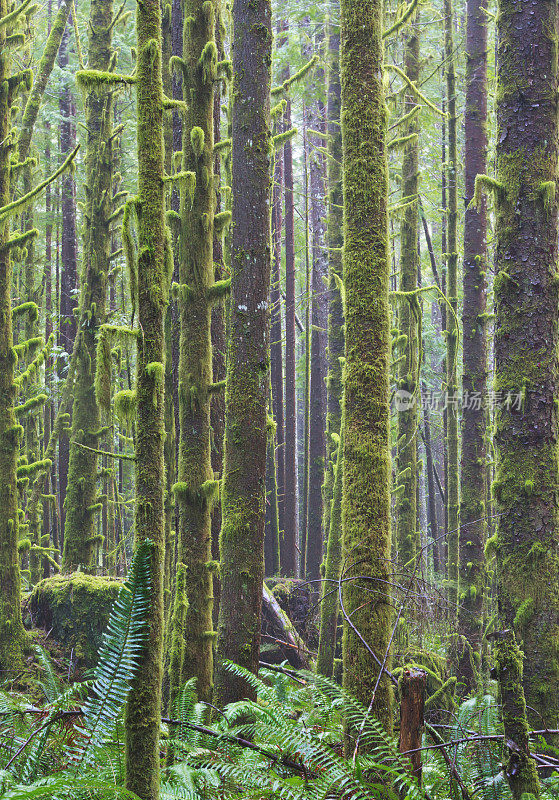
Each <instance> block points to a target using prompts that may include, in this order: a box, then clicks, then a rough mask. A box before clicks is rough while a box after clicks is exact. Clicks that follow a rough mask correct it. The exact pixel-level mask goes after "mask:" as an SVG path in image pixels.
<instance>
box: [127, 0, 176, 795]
mask: <svg viewBox="0 0 559 800" xmlns="http://www.w3.org/2000/svg"><path fill="white" fill-rule="evenodd" d="M136 33H137V42H138V50H137V52H138V56H137V67H136V92H137V98H138V134H137V135H138V196H137V198H136V201H135V202H136V206H137V211H138V216H139V223H138V259H137V273H136V274H137V276H138V324H139V327H140V331H141V334H140V336H139V337H138V355H137V366H136V370H137V377H136V396H137V402H136V405H137V435H136V462H135V465H136V516H135V541H136V544H137V545H138V544H140V543H141V542H144V541H146V540H151V542H152V543H153V546H152V556H151V583H152V591H151V604H150V608H149V611H148V614H147V619H146V624H147V626H148V638H147V643H146V646H145V650H144V652H143V654H142V657H141V660H140V665H139V669H138V674H137V676H136V678H135V679H134V680H133V682H132V686H131V689H130V693H129V695H128V705H127V710H126V722H125V725H126V750H125V763H126V788H127V789H129V790H130V791H132V792H135V793H136V794H137V795H138V797H140V798H142V800H158V798H159V731H160V727H161V679H162V672H163V667H162V655H163V567H164V562H165V509H164V502H163V495H164V488H165V468H164V453H163V449H164V444H163V440H164V438H165V433H164V432H165V428H164V425H165V420H164V415H165V410H164V377H165V365H164V361H165V341H164V313H165V306H166V304H167V300H168V297H167V295H168V289H169V283H170V275H169V274H168V272H169V270H168V263H169V260H170V257H171V254H170V252H167V253H166V252H165V251H166V247H169V236H168V232H167V230H166V226H165V197H164V183H163V175H164V161H165V151H164V143H163V86H162V78H161V10H160V3H159V0H143V1H142V3H141V4H138V7H137V12H136ZM166 243H167V244H166Z"/></svg>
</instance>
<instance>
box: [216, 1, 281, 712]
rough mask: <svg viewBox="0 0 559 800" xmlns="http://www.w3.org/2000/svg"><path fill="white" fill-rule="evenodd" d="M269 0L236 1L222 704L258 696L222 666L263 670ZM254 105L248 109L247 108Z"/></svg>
mask: <svg viewBox="0 0 559 800" xmlns="http://www.w3.org/2000/svg"><path fill="white" fill-rule="evenodd" d="M271 11H272V9H271V3H270V0H235V4H234V7H233V31H234V44H233V89H232V92H233V98H234V100H233V120H232V141H233V152H232V157H233V158H232V164H233V177H232V191H233V221H232V224H233V228H232V246H231V269H232V278H231V318H230V331H231V333H230V337H229V353H228V364H227V389H226V419H225V464H224V475H223V487H222V514H223V523H222V530H221V599H220V607H219V628H218V643H217V657H218V665H217V674H216V692H217V702H218V704H219V705H225V704H226V703H228V702H231V701H233V700H239V699H240V698H242V697H247V696H253V690H252V689H251V688H250V687H249V686H247V684H246V682H245V681H244V680H242V679H237V678H233V677H232V676H230V675H229V674H228V673H227V672H226V670H225V669H224V667H223V665H222V662H223V660H224V659H229V660H231V661H234V662H235V663H237V664H240V665H241V666H244V667H246V668H247V669H250V670H251V671H252V672H254V673H257V672H258V662H259V650H260V612H261V606H262V583H263V573H264V515H265V508H264V504H265V497H266V494H265V490H266V486H265V484H266V443H267V405H268V393H269V385H270V384H269V382H270V377H269V362H270V309H269V293H270V269H271V264H270V155H269V153H270V144H271V142H270V81H271V60H272V30H271ZM249 98H250V102H249Z"/></svg>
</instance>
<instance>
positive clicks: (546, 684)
mask: <svg viewBox="0 0 559 800" xmlns="http://www.w3.org/2000/svg"><path fill="white" fill-rule="evenodd" d="M557 21H558V20H557V5H556V4H555V3H553V2H551V1H550V0H542V2H541V3H538V4H537V6H532V5H523V4H521V5H519V4H517V3H515V2H512V0H501V2H500V3H499V12H498V26H497V33H498V42H499V46H498V86H497V185H496V186H494V189H495V196H496V206H497V225H496V237H497V245H496V253H495V262H496V270H497V274H496V276H495V282H494V292H495V304H496V323H495V391H496V392H497V393H498V394H497V398H500V402H499V403H497V408H496V414H495V449H496V455H497V465H496V478H495V482H494V487H493V488H494V496H495V500H496V512H497V515H498V521H497V533H496V541H495V545H496V553H497V565H498V584H499V608H500V613H501V616H502V617H503V619H504V621H505V622H506V624H507V627H514V629H515V632H516V634H517V636H518V637H519V639H521V641H522V648H523V650H524V653H525V655H526V663H525V669H524V691H525V694H526V703H527V705H528V706H531V707H532V708H534V709H535V711H534V712H530V714H529V720H530V721H532V719H531V717H532V714H533V721H534V723H535V724H536V725H537V727H538V728H543V727H546V726H548V727H550V728H557V727H558V726H559V665H558V661H557V646H558V645H557V642H558V641H559V555H558V552H557V530H558V527H559V518H558V515H559V502H558V501H559V497H558V482H557V473H558V468H559V464H558V457H559V456H558V438H559V420H558V409H557V392H558V381H559V363H558V349H557V345H558V324H557V307H558V302H559V280H558V263H557V239H558V226H557V194H556V182H557V179H558V174H557V152H558V129H557V128H558V123H557V77H558V69H557V40H556V34H555V31H556V30H557ZM542 719H543V721H544V723H545V724H542Z"/></svg>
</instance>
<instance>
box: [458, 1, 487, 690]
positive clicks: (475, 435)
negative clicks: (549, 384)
mask: <svg viewBox="0 0 559 800" xmlns="http://www.w3.org/2000/svg"><path fill="white" fill-rule="evenodd" d="M466 49H467V58H466V106H465V112H464V113H465V197H466V205H469V203H470V202H471V200H472V198H473V196H474V190H475V179H476V175H481V174H483V173H485V169H486V162H487V20H486V15H485V10H484V7H483V6H482V4H481V3H480V2H479V0H469V2H468V5H467V41H466ZM486 237H487V211H486V204H485V200H483V201H482V202H481V204H480V206H479V207H478V208H473V207H472V208H466V216H465V219H464V273H463V290H464V309H463V313H462V341H463V351H464V372H463V376H462V391H463V396H464V398H465V400H466V399H467V401H465V402H464V404H463V409H462V453H461V470H460V476H461V477H460V480H461V485H460V548H459V549H460V553H459V564H460V576H459V577H460V598H459V605H458V630H459V633H460V635H461V636H462V637H463V640H462V642H461V644H460V646H459V653H460V655H459V661H458V674H459V675H460V676H461V680H462V681H463V682H464V683H465V684H466V689H467V691H470V690H472V689H475V688H476V687H477V685H478V682H479V668H480V664H481V644H482V636H483V596H484V590H485V586H486V569H485V553H484V547H485V538H486V523H485V519H484V516H485V513H486V509H485V503H484V498H485V468H486V465H485V462H486V436H487V430H486V413H487V411H486V399H487V344H486V326H485V312H486V306H487V300H486V280H485V274H486V269H487V263H486V259H487V245H486ZM477 398H479V399H477Z"/></svg>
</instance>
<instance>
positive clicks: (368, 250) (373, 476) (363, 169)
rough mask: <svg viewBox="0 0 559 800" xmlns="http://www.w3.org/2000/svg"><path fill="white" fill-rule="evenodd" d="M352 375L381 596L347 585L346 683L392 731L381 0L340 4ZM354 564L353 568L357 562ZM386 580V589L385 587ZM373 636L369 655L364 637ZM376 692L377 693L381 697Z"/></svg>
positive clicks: (350, 475)
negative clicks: (387, 668) (387, 663)
mask: <svg viewBox="0 0 559 800" xmlns="http://www.w3.org/2000/svg"><path fill="white" fill-rule="evenodd" d="M340 5H341V76H342V115H341V118H342V137H343V175H344V251H343V265H344V285H345V295H346V305H345V312H346V367H345V369H346V372H345V417H344V437H345V441H344V486H343V502H342V527H343V553H344V560H345V561H346V564H347V569H348V574H347V577H351V576H352V575H353V576H356V575H366V576H367V577H368V578H369V579H370V580H369V582H368V587H369V589H370V590H371V591H372V592H373V596H372V598H371V595H368V597H367V598H364V596H363V593H362V591H361V589H360V588H359V586H358V585H357V583H356V582H355V581H353V580H345V581H344V590H343V600H344V606H345V612H346V614H347V615H348V616H351V621H352V626H351V627H350V625H349V624H348V622H347V619H346V621H345V624H344V639H343V666H344V686H345V688H346V689H347V690H348V692H350V693H351V694H352V695H353V696H355V697H356V698H357V699H358V700H360V701H361V702H362V703H363V704H364V705H365V706H369V704H370V702H371V698H372V697H373V696H374V702H373V711H374V713H375V715H376V716H377V718H378V719H380V720H381V721H382V722H383V723H384V725H385V726H386V727H387V728H390V727H391V724H392V712H391V708H392V687H391V684H390V681H389V680H388V678H387V676H386V674H385V673H383V674H382V675H381V676H380V681H379V685H378V688H377V691H376V692H375V693H374V690H375V686H376V683H377V677H378V676H379V667H378V664H377V660H376V659H378V660H379V661H380V662H381V663H382V661H383V660H384V658H385V654H386V652H387V650H388V647H389V637H390V621H391V606H390V598H389V597H387V585H388V582H389V581H390V575H391V570H390V542H391V532H390V472H391V466H390V444H389V424H388V423H389V405H388V385H389V383H388V382H389V355H390V320H389V304H388V285H389V262H388V219H387V197H388V185H387V183H388V175H387V163H386V107H385V102H384V91H383V46H382V2H380V0H364V2H361V3H359V4H357V3H355V2H353V0H341V4H340ZM352 564H355V565H356V566H355V567H354V569H353V570H351V569H350V568H351V565H352ZM376 581H378V583H377V582H376ZM355 629H356V630H357V631H358V632H359V634H360V636H362V637H363V639H365V641H366V642H367V644H368V648H370V649H371V650H372V652H373V653H374V654H375V656H376V658H375V657H373V655H372V654H371V652H370V651H369V649H368V648H365V647H364V646H363V643H362V641H361V640H360V638H359V636H358V635H357V633H356V632H355ZM373 693H374V694H373Z"/></svg>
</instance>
